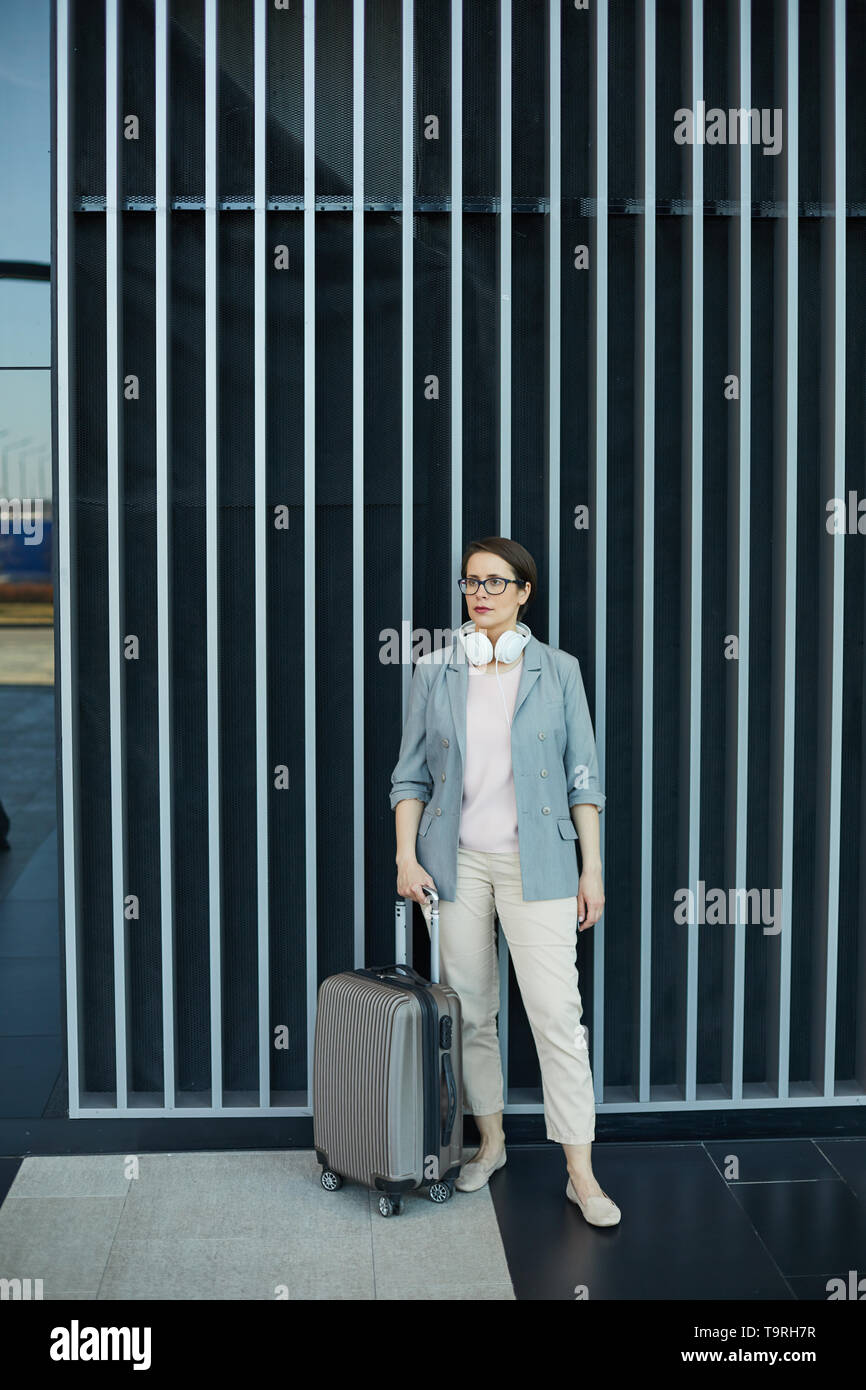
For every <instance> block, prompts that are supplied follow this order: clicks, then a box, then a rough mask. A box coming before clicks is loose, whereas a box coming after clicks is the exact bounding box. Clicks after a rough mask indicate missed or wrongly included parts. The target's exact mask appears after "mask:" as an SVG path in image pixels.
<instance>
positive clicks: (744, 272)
mask: <svg viewBox="0 0 866 1390" xmlns="http://www.w3.org/2000/svg"><path fill="white" fill-rule="evenodd" d="M739 45H740V55H739V57H740V62H739V84H738V85H739V95H740V106H741V107H743V109H744V110H745V111H748V110H749V108H750V106H751V100H752V8H751V0H740V22H739ZM744 133H745V135H746V139H745V140H744V139H743V134H744ZM739 194H740V199H739V201H740V218H739V227H738V231H739V281H740V283H739V298H740V307H739V329H740V350H739V377H740V403H739V438H738V447H737V461H738V466H739V482H738V487H737V517H738V522H739V535H738V544H737V556H738V558H737V604H738V611H737V637H738V644H739V645H738V657H737V812H736V840H735V844H736V849H735V873H734V884H735V887H737V888H745V887H746V886H747V884H746V874H747V859H746V851H747V848H748V840H747V836H748V795H749V645H750V637H749V631H750V620H749V600H750V589H751V584H750V555H749V548H750V538H751V535H750V533H751V484H750V477H751V430H752V144H751V130H750V126H749V125H748V124H746V125H745V126H744V130H741V131H740V187H739ZM745 961H746V924H745V922H742V921H737V923H736V925H735V927H734V978H733V986H734V988H733V998H732V1012H733V1017H732V1020H731V1023H732V1057H731V1098H732V1099H733V1100H741V1099H742V1095H743V1014H744V993H745V984H744V974H745Z"/></svg>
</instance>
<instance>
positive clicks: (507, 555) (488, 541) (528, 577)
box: [460, 536, 538, 621]
mask: <svg viewBox="0 0 866 1390" xmlns="http://www.w3.org/2000/svg"><path fill="white" fill-rule="evenodd" d="M482 550H483V551H489V552H490V554H492V555H498V556H499V557H500V559H502V560H505V561H506V562H507V563H508V564H509V565H510V566H511V568H512V569H513V570H514V577H515V579H519V580H520V582H521V585H523V584H531V585H532V588H531V589H530V591H529V598H528V599H527V600H526V602H525V603H522V604H521V605H520V607H519V608H518V610H517V618H518V621H519V620H520V619H521V618H522V617H523V614H524V612H525V610H526V609H527V608H528V607H529V605H530V603H531V602H532V600H533V599H534V598H535V595H536V592H537V590H538V570H537V569H536V567H535V561H534V560H533V558H532V556H531V555H530V553H529V551H528V550H527V549H526V548H525V546H522V545H521V544H520V542H519V541H513V540H511V538H510V537H509V536H485V537H484V539H483V540H480V541H470V542H469V544H468V545H467V547H466V549H465V550H464V552H463V559H462V560H461V562H460V574H461V577H462V578H463V579H465V578H466V566H467V565H468V564H469V561H470V560H471V558H472V556H473V555H477V554H478V553H479V552H480V551H482Z"/></svg>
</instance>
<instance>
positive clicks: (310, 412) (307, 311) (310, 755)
mask: <svg viewBox="0 0 866 1390" xmlns="http://www.w3.org/2000/svg"><path fill="white" fill-rule="evenodd" d="M315 73H316V0H304V797H305V808H306V823H305V839H304V852H305V856H306V875H307V881H306V892H307V911H306V922H307V1015H306V1022H307V1102H308V1105H312V1099H313V1043H314V1035H315V1026H316V992H317V989H316V985H317V981H316V974H317V970H318V937H317V923H318V897H317V888H316V865H317V863H318V844H317V836H316V768H317V758H316V356H315V352H316V108H315V96H316V89H315Z"/></svg>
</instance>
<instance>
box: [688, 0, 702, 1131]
mask: <svg viewBox="0 0 866 1390" xmlns="http://www.w3.org/2000/svg"><path fill="white" fill-rule="evenodd" d="M691 35H692V63H691V70H692V92H691V97H692V107H693V110H694V111H695V112H696V113H697V111H698V109H699V108H698V105H697V103H698V101H700V100H701V98H702V96H703V88H704V12H703V0H692V17H691ZM691 149H692V162H691V181H692V197H691V203H692V229H691V230H692V243H691V269H692V276H691V306H690V312H691V343H690V347H691V359H692V372H691V409H690V414H691V419H690V425H691V433H690V439H689V462H690V468H691V502H692V505H691V516H690V523H691V525H690V530H689V576H690V594H689V828H688V848H687V855H688V879H687V882H688V884H689V886H690V887H691V888H692V890H693V892H695V894H697V886H698V875H699V873H700V844H701V828H700V807H701V803H700V789H701V593H702V590H703V536H702V530H703V457H704V396H703V373H704V351H703V347H704V163H703V154H704V149H703V145H702V144H701V142H700V141H699V140H695V141H694V143H693V144H692V147H691ZM685 1024H686V1029H685V1033H686V1036H685V1043H686V1051H685V1058H686V1068H685V1088H684V1089H685V1100H686V1103H687V1104H688V1103H689V1102H691V1101H694V1099H695V1096H696V1074H697V1035H698V932H697V931H696V930H694V929H692V930H689V932H688V935H687V945H686V1018H685Z"/></svg>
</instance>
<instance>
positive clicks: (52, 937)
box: [0, 898, 60, 956]
mask: <svg viewBox="0 0 866 1390" xmlns="http://www.w3.org/2000/svg"><path fill="white" fill-rule="evenodd" d="M58 923H59V918H58V910H57V899H56V898H54V899H48V900H47V901H44V902H38V901H35V902H34V901H28V900H27V899H23V898H7V899H6V901H5V902H0V956H59V955H60V928H59V924H58Z"/></svg>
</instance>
